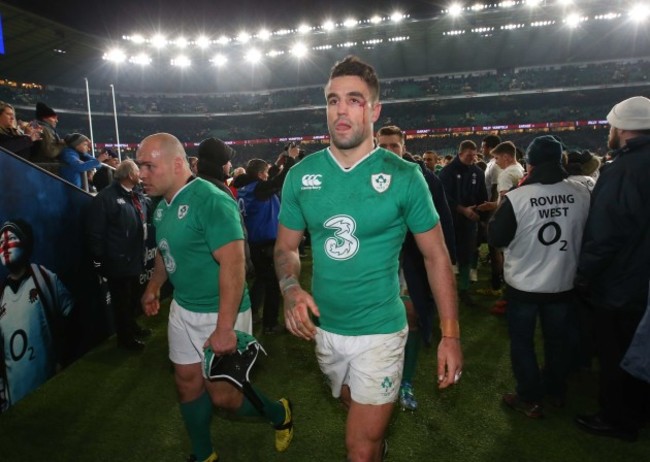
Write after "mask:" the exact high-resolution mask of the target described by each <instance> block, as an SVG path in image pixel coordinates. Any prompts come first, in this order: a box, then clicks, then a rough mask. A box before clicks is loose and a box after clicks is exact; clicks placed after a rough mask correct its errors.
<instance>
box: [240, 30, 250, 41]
mask: <svg viewBox="0 0 650 462" xmlns="http://www.w3.org/2000/svg"><path fill="white" fill-rule="evenodd" d="M250 39H251V35H250V34H249V33H248V32H246V31H241V32H240V33H239V35H238V36H237V41H238V42H239V43H248V42H249V41H250Z"/></svg>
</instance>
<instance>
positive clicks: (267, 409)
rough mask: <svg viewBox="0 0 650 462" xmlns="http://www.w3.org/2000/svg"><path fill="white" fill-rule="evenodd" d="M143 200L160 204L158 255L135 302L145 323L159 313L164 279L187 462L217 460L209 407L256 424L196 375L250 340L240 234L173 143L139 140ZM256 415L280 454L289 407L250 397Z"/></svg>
mask: <svg viewBox="0 0 650 462" xmlns="http://www.w3.org/2000/svg"><path fill="white" fill-rule="evenodd" d="M136 158H137V163H138V165H139V167H140V178H141V180H142V184H143V186H144V189H145V191H146V192H147V194H149V195H151V196H162V198H163V200H161V201H160V203H159V204H158V206H157V207H156V210H155V211H154V218H153V221H154V226H155V228H156V241H157V244H158V250H159V252H158V255H157V256H156V263H155V268H154V273H153V276H152V278H151V280H150V281H149V284H148V285H147V288H146V289H145V292H144V295H143V297H142V306H143V309H144V312H145V314H146V315H147V316H154V315H156V314H157V313H158V311H159V309H160V301H159V298H160V288H161V286H162V285H163V283H164V282H165V281H166V280H167V278H169V279H170V281H171V283H172V285H173V286H174V296H173V300H172V303H171V305H170V312H169V327H168V335H169V358H170V359H171V361H172V362H173V363H174V379H175V382H176V388H177V391H178V397H179V401H180V409H181V415H182V417H183V421H184V423H185V428H186V430H187V432H188V435H189V438H190V441H191V444H192V452H193V454H192V455H191V456H190V458H189V459H188V461H205V462H214V461H217V460H218V456H217V453H216V452H215V451H214V448H213V446H212V441H211V439H210V421H211V419H212V404H214V405H215V406H217V407H220V408H223V409H226V410H229V411H233V412H235V413H236V414H237V415H239V416H259V415H260V413H259V412H258V411H257V410H256V408H255V407H254V405H253V404H252V403H251V402H250V401H249V400H248V399H247V398H246V397H244V396H243V394H242V393H241V392H240V391H239V389H237V388H235V387H234V386H233V385H231V384H230V383H229V382H227V381H215V382H212V381H209V380H207V379H206V378H205V377H204V376H203V373H202V367H201V364H202V360H203V349H204V348H205V347H207V346H210V347H211V348H212V350H213V351H214V353H215V355H217V356H220V355H227V354H230V353H233V352H234V351H235V348H236V343H237V341H236V335H235V330H239V331H243V332H246V333H249V334H250V333H251V330H252V322H251V310H250V306H251V304H250V299H249V297H248V290H247V289H246V284H245V256H244V233H243V229H242V226H241V221H240V217H239V211H238V209H237V204H236V203H235V202H234V201H233V200H232V198H230V197H229V196H228V195H226V194H225V193H224V192H223V191H220V190H219V189H218V188H217V187H216V186H214V185H213V184H211V183H209V182H207V181H205V180H202V179H200V178H195V177H194V176H193V175H192V172H191V170H190V166H189V163H188V161H187V155H186V154H185V150H184V149H183V146H182V145H181V143H180V142H179V141H178V139H177V138H175V137H174V136H172V135H169V134H167V133H158V134H155V135H151V136H149V137H147V138H145V139H144V140H143V141H142V143H141V144H140V148H139V149H138V152H137V154H136ZM256 391H257V394H258V395H259V397H260V399H261V401H262V403H263V410H262V413H263V415H264V417H266V418H267V419H268V420H269V421H270V422H271V423H272V425H273V426H274V427H275V430H276V433H275V448H276V450H277V451H280V452H281V451H285V450H287V448H288V447H289V444H290V443H291V439H292V438H293V421H292V416H291V405H290V403H289V401H288V400H287V399H285V398H282V399H280V400H279V401H273V400H270V399H269V398H267V397H266V396H265V395H264V394H263V393H261V392H260V391H259V390H256Z"/></svg>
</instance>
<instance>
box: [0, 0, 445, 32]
mask: <svg viewBox="0 0 650 462" xmlns="http://www.w3.org/2000/svg"><path fill="white" fill-rule="evenodd" d="M3 1H4V2H5V3H8V4H10V5H13V6H16V7H18V8H21V9H24V10H27V11H30V12H33V13H36V14H38V15H40V16H44V17H47V18H50V19H52V20H54V21H56V22H60V23H63V24H65V25H68V26H70V27H73V28H76V29H79V30H81V31H84V32H89V33H92V34H95V35H99V36H101V37H116V36H120V35H122V34H129V33H133V32H135V31H136V30H140V31H143V33H146V29H149V30H154V29H157V28H158V27H161V28H162V30H163V31H164V30H170V31H171V30H174V31H180V30H183V31H184V32H185V33H191V32H193V30H197V31H198V30H201V29H203V30H224V31H225V32H226V33H233V31H237V30H239V29H241V28H243V27H245V26H247V27H248V28H249V29H250V30H251V32H252V31H253V30H254V28H256V27H257V26H262V25H264V26H266V27H269V28H280V27H283V28H284V27H287V28H290V27H296V26H298V25H299V24H300V23H302V22H308V23H311V24H312V25H316V24H320V23H321V22H322V21H323V20H324V19H325V18H327V17H332V18H333V19H335V20H339V21H340V20H343V19H345V17H347V16H348V15H355V16H356V17H358V18H362V17H363V18H369V17H371V16H372V15H374V14H383V15H390V14H391V13H392V12H393V11H395V10H398V9H399V10H400V11H402V12H404V13H410V14H411V15H414V16H415V15H418V16H434V15H435V14H436V13H437V12H438V11H439V9H440V7H439V6H436V5H444V4H446V3H447V2H446V1H426V0H415V1H402V2H399V1H396V0H375V1H372V2H369V1H364V2H359V1H358V2H351V1H349V0H348V1H345V0H327V1H314V2H312V1H309V0H301V1H300V0H269V1H259V0H258V1H253V0H229V1H217V0H189V1H183V0H180V1H179V0H176V1H170V0H148V1H137V0H63V1H58V2H57V1H52V0H32V1H29V0H27V1H25V0H3Z"/></svg>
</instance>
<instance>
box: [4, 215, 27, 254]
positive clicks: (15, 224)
mask: <svg viewBox="0 0 650 462" xmlns="http://www.w3.org/2000/svg"><path fill="white" fill-rule="evenodd" d="M5 230H8V231H11V232H12V233H14V234H15V235H16V237H17V238H18V239H20V242H22V243H23V249H24V250H25V257H27V258H28V257H30V256H31V254H32V250H33V248H34V231H33V230H32V226H31V225H30V224H29V223H27V222H26V221H25V220H21V219H19V218H18V219H16V220H9V221H5V222H4V223H3V224H2V228H0V234H2V233H3V232H4V231H5Z"/></svg>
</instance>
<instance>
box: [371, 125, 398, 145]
mask: <svg viewBox="0 0 650 462" xmlns="http://www.w3.org/2000/svg"><path fill="white" fill-rule="evenodd" d="M392 135H398V136H399V139H400V140H401V141H402V142H404V132H403V131H402V130H401V129H400V128H399V127H398V126H397V125H384V126H383V127H381V128H380V129H379V130H378V131H377V136H392Z"/></svg>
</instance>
